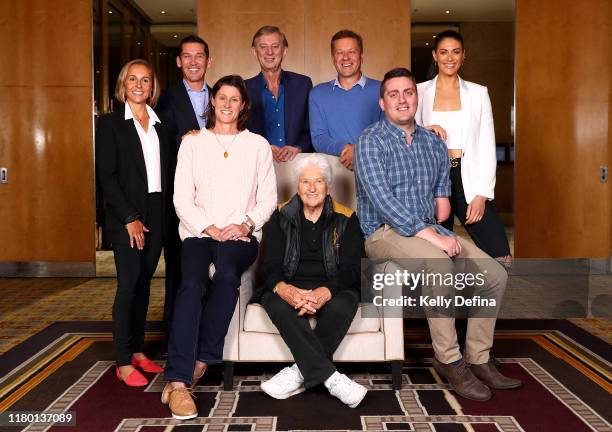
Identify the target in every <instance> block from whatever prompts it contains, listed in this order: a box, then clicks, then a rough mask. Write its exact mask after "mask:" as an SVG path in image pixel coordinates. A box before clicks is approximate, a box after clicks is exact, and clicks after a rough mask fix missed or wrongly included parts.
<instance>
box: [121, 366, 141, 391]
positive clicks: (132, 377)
mask: <svg viewBox="0 0 612 432" xmlns="http://www.w3.org/2000/svg"><path fill="white" fill-rule="evenodd" d="M117 378H118V379H119V381H121V382H124V383H125V385H127V386H129V387H144V386H146V385H147V384H149V381H147V379H146V378H145V377H144V376H143V375H142V374H141V373H140V372H138V371H137V370H136V369H134V370H133V371H132V372H130V374H129V375H128V377H127V378H126V379H125V380H124V379H123V378H122V377H121V372H120V371H119V368H118V367H117Z"/></svg>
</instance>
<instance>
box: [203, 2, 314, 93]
mask: <svg viewBox="0 0 612 432" xmlns="http://www.w3.org/2000/svg"><path fill="white" fill-rule="evenodd" d="M264 25H276V26H278V27H280V28H281V30H282V31H283V32H284V33H285V36H286V37H287V41H288V42H289V49H288V51H287V56H286V57H285V60H284V62H283V67H284V68H285V69H287V70H291V71H294V72H298V73H304V0H298V1H290V0H266V1H262V0H226V1H217V0H198V33H199V34H200V35H201V36H202V37H203V38H204V40H206V42H207V43H208V44H209V47H210V52H211V54H210V56H211V58H212V59H213V65H212V66H211V68H210V69H209V71H208V72H207V73H206V81H207V82H208V83H209V84H210V85H211V86H212V85H213V84H214V83H215V82H216V81H217V80H218V79H219V78H221V77H222V76H224V75H228V74H239V75H241V76H242V77H243V78H245V79H246V78H250V77H252V76H253V75H256V74H257V73H259V63H257V59H255V57H253V55H252V53H251V39H252V38H253V34H254V33H255V32H256V31H257V29H259V28H260V27H261V26H264Z"/></svg>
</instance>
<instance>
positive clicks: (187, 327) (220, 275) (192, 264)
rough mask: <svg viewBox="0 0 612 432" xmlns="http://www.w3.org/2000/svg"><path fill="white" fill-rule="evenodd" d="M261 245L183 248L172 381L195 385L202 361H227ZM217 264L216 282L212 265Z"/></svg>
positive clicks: (193, 243)
mask: <svg viewBox="0 0 612 432" xmlns="http://www.w3.org/2000/svg"><path fill="white" fill-rule="evenodd" d="M257 247H258V242H257V240H256V239H255V237H251V241H250V242H243V241H239V240H237V241H225V242H218V241H215V240H213V239H211V238H209V237H203V238H195V237H191V238H187V239H185V241H184V242H183V247H182V250H181V265H182V281H181V286H180V287H179V289H178V291H177V293H176V299H175V302H174V315H173V318H172V330H171V332H170V340H169V343H168V362H167V365H166V373H165V375H166V379H167V380H168V381H181V382H184V383H185V384H190V383H191V381H192V379H193V370H194V367H195V362H196V360H200V361H203V362H205V363H207V364H213V363H219V362H220V361H221V360H222V358H223V342H224V339H225V335H226V334H227V328H228V326H229V323H230V321H231V319H232V315H233V313H234V309H235V307H236V302H237V301H238V288H239V287H240V279H241V276H242V273H244V271H245V270H247V269H248V268H249V266H250V265H251V264H253V262H255V258H257ZM211 263H213V264H214V265H215V274H214V276H213V278H212V280H211V279H210V278H209V277H208V269H209V266H210V264H211Z"/></svg>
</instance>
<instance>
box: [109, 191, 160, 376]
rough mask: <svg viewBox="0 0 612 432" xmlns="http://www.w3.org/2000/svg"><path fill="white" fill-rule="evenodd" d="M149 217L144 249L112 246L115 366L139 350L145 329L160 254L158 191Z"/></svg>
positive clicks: (150, 201)
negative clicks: (115, 275)
mask: <svg viewBox="0 0 612 432" xmlns="http://www.w3.org/2000/svg"><path fill="white" fill-rule="evenodd" d="M147 216H148V220H147V221H144V225H145V226H146V227H147V228H148V229H149V232H148V233H145V245H144V248H143V250H138V248H137V247H136V246H134V247H133V248H131V247H130V245H129V244H115V245H113V252H114V255H115V268H116V269H117V292H116V294H115V302H114V303H113V344H114V346H115V354H116V356H117V366H126V365H129V364H131V363H132V354H133V353H136V352H142V348H143V344H144V334H145V331H144V328H145V322H146V320H147V310H148V308H149V290H150V287H151V278H152V277H153V273H155V269H156V267H157V263H158V261H159V256H160V254H161V249H162V243H163V234H162V221H161V219H162V200H161V194H159V193H152V194H149V196H148V209H147Z"/></svg>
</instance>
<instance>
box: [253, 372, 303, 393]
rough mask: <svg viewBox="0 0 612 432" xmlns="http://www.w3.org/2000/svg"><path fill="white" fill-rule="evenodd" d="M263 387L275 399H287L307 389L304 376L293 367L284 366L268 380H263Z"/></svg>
mask: <svg viewBox="0 0 612 432" xmlns="http://www.w3.org/2000/svg"><path fill="white" fill-rule="evenodd" d="M261 389H262V390H263V391H264V392H265V393H266V394H268V395H270V396H272V397H273V398H275V399H287V398H288V397H291V396H293V395H296V394H299V393H302V392H303V391H305V390H306V388H305V387H304V378H303V377H302V375H301V374H300V373H299V372H296V371H295V370H294V369H293V368H291V367H286V368H284V369H283V370H281V371H280V372H279V373H277V374H276V375H274V376H273V377H272V378H270V379H269V380H268V381H265V382H262V383H261Z"/></svg>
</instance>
